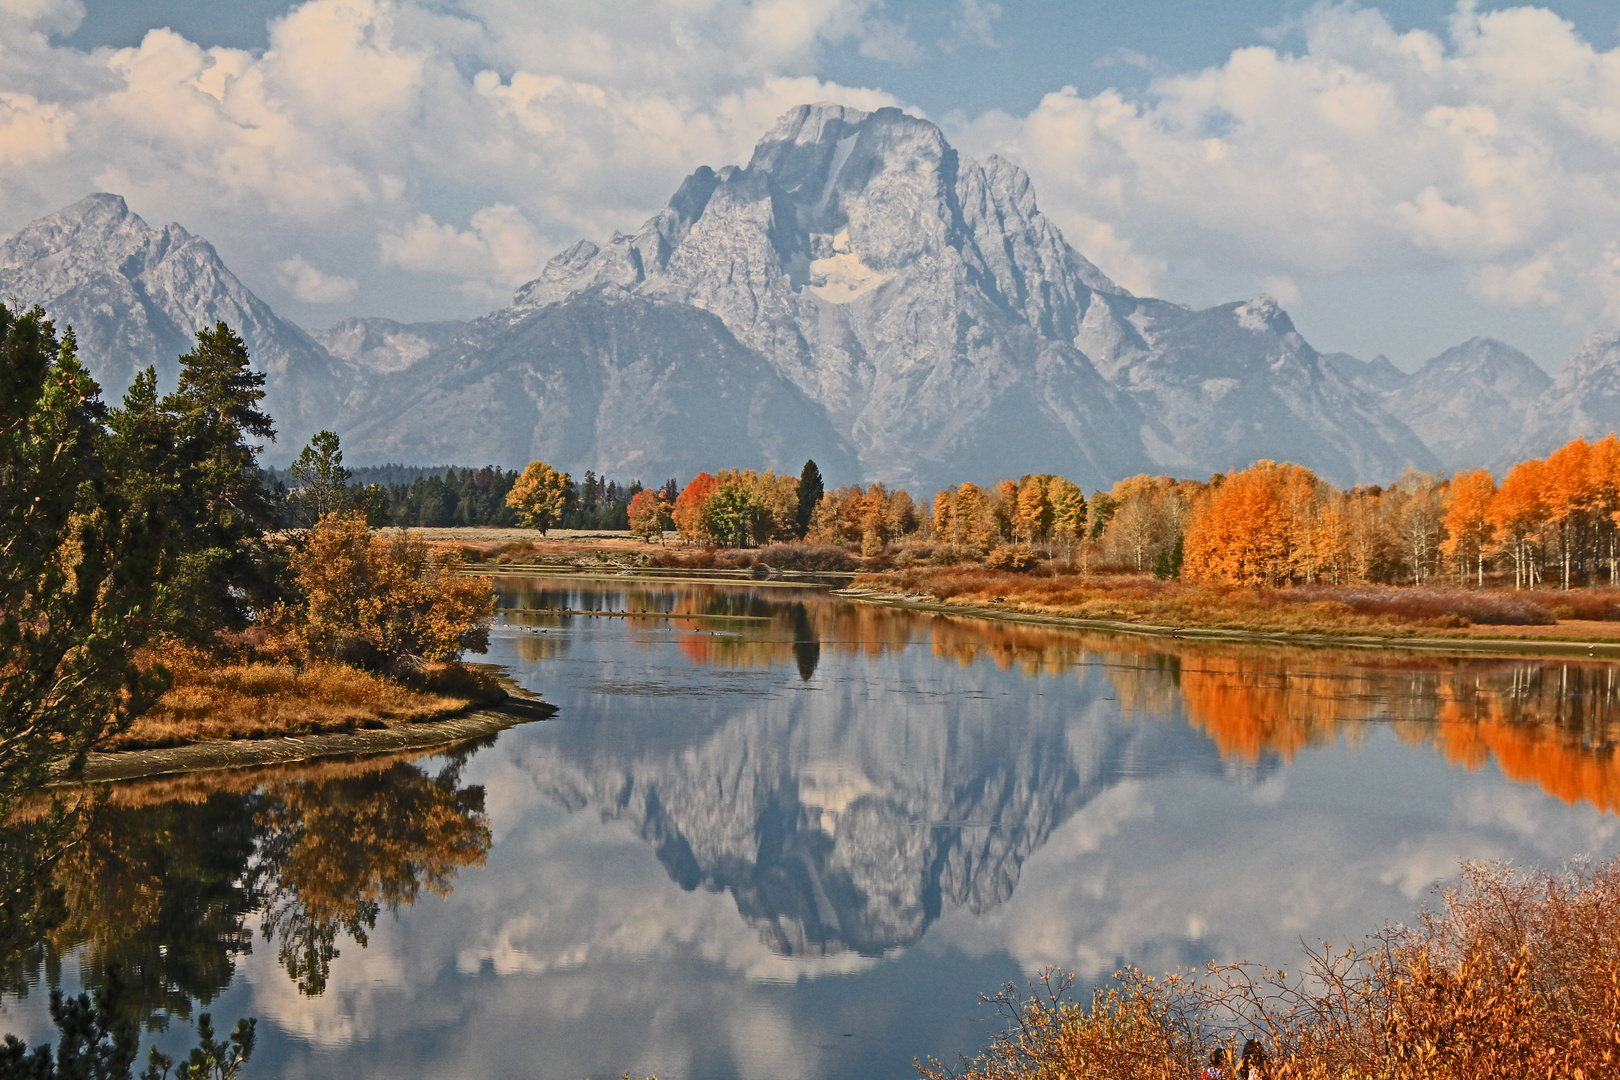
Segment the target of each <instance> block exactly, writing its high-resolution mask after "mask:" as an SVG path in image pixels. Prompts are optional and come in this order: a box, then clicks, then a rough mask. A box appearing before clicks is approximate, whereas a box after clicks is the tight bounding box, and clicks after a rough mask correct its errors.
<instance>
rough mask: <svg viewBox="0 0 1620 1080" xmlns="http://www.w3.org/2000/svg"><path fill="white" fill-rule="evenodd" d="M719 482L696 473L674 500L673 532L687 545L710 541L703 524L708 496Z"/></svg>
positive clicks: (707, 531)
mask: <svg viewBox="0 0 1620 1080" xmlns="http://www.w3.org/2000/svg"><path fill="white" fill-rule="evenodd" d="M719 486H720V482H719V481H718V480H716V479H715V478H714V477H713V476H710V475H709V474H708V473H706V472H705V473H698V474H697V475H696V476H694V477H692V482H691V483H689V484H687V485H686V487H684V488H682V489H681V493H680V495H678V496H676V498H675V509H674V511H673V513H672V515H671V516H672V517H674V519H675V530H676V532H678V533H680V537H681V539H682V540H684V541H685V542H686V543H688V544H697V543H701V542H703V541H706V540H709V539H712V538H711V537H710V536H709V529H708V526H707V525H706V524H705V519H706V517H707V512H708V509H709V496H710V495H713V494H714V492H715V489H716V488H718V487H719Z"/></svg>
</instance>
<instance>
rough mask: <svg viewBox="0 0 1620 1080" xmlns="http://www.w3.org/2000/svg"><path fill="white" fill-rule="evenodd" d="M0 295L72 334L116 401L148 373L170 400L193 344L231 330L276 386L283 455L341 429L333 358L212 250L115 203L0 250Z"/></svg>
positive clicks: (74, 213) (52, 223)
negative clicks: (206, 332) (217, 327)
mask: <svg viewBox="0 0 1620 1080" xmlns="http://www.w3.org/2000/svg"><path fill="white" fill-rule="evenodd" d="M0 296H5V297H7V298H15V299H16V300H18V301H19V302H21V303H22V304H25V305H32V304H39V305H40V306H41V307H43V308H45V310H46V311H47V312H48V313H49V314H50V315H51V317H52V318H54V319H55V320H56V323H57V325H58V326H59V327H64V326H72V327H73V331H74V333H75V335H77V338H78V343H79V353H80V356H81V357H83V358H84V360H85V363H86V365H87V366H88V367H89V369H90V372H91V373H92V374H93V375H94V376H95V378H96V380H97V381H98V382H99V383H101V386H102V391H103V396H104V397H106V398H108V399H109V400H116V399H117V397H118V396H119V395H120V394H122V393H123V391H124V389H125V388H126V387H128V386H129V384H130V383H131V382H132V381H133V380H134V378H135V375H136V373H137V372H139V371H140V370H142V369H143V368H146V367H148V366H152V367H155V368H156V369H157V372H158V378H159V385H160V386H161V387H163V388H166V389H172V388H173V386H174V385H175V380H176V378H177V375H178V371H179V365H178V363H177V361H176V357H177V356H179V354H181V353H183V352H188V351H189V350H190V349H191V346H192V344H193V337H192V335H193V334H194V333H195V332H196V331H198V330H202V329H207V328H212V327H213V325H214V324H215V323H216V322H220V321H223V322H226V323H228V324H229V325H230V326H231V328H232V329H233V330H235V331H236V332H237V333H238V334H241V335H242V339H243V340H244V341H245V342H247V346H248V349H249V352H250V354H251V356H252V358H253V365H254V367H255V368H257V369H258V370H260V371H262V372H264V373H265V375H266V376H267V379H266V385H265V389H266V392H267V397H266V401H265V405H266V408H267V409H268V410H269V412H270V414H271V416H273V417H274V418H275V419H276V422H277V423H276V426H277V431H278V434H279V437H280V442H281V443H282V444H283V445H284V446H285V445H287V444H292V445H293V448H294V450H293V451H292V452H295V451H296V447H297V446H299V445H302V443H303V441H304V440H305V439H307V438H308V436H309V435H310V434H312V433H313V432H315V431H317V430H319V429H321V428H325V427H331V426H332V424H333V423H334V422H335V420H336V418H337V408H338V400H339V397H340V394H339V390H338V384H339V382H340V381H341V380H340V376H339V374H338V372H337V371H336V370H335V369H334V366H333V364H332V362H331V359H330V357H328V356H327V354H326V352H325V350H323V349H322V348H321V347H320V346H319V345H317V344H316V343H315V342H314V340H313V339H311V338H310V336H309V335H308V334H306V333H305V332H304V331H303V330H300V329H299V328H298V327H296V326H294V325H293V324H292V323H290V322H287V321H286V320H285V319H282V318H280V317H279V316H277V315H276V313H275V312H273V311H271V310H270V307H269V305H268V304H266V303H265V302H264V301H262V300H260V299H259V298H258V297H257V296H255V295H254V294H253V293H252V292H251V291H249V290H248V288H247V287H246V286H245V285H243V284H242V283H241V282H240V281H239V280H237V278H236V275H234V274H232V273H231V272H230V270H229V269H227V268H226V266H225V264H224V262H222V261H221V260H220V257H219V255H218V253H217V252H215V251H214V248H213V245H211V244H209V243H208V241H206V240H203V239H201V238H200V237H195V236H192V235H191V234H190V233H188V232H186V230H185V229H183V228H181V227H180V226H179V225H168V226H166V227H164V228H163V229H154V228H152V227H151V226H150V225H148V224H147V223H146V222H145V221H143V220H142V219H141V218H140V217H139V215H136V214H133V213H131V212H130V210H129V207H128V206H127V205H125V203H124V200H123V199H122V198H120V197H119V196H117V195H108V194H96V195H91V196H88V197H87V198H85V199H82V200H80V201H79V202H77V203H74V204H73V205H72V206H69V207H67V208H65V209H63V210H59V211H57V212H56V213H55V214H52V215H50V216H49V217H45V218H41V219H40V220H38V221H35V222H33V223H32V224H30V225H28V226H27V227H26V228H24V229H23V230H22V231H21V232H20V233H18V234H17V235H16V236H14V237H12V238H11V239H10V240H8V241H6V242H5V243H4V244H3V245H0Z"/></svg>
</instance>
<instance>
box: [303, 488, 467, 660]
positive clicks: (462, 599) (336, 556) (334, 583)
mask: <svg viewBox="0 0 1620 1080" xmlns="http://www.w3.org/2000/svg"><path fill="white" fill-rule="evenodd" d="M292 570H293V574H294V577H295V580H296V581H297V584H298V588H299V591H300V592H301V593H302V594H303V603H302V608H301V610H299V611H296V612H293V613H291V619H290V620H289V622H290V632H291V634H292V636H293V637H294V638H295V639H296V640H297V641H298V642H299V643H300V644H301V645H302V646H303V647H304V648H305V649H307V650H308V651H309V653H310V654H311V655H314V656H318V657H323V658H328V659H334V660H340V661H344V662H347V663H353V664H358V665H360V666H362V667H369V668H374V669H392V668H396V667H398V666H399V665H400V664H401V663H402V662H404V661H405V658H407V657H413V656H414V657H420V658H421V659H424V660H430V661H433V660H453V659H455V658H456V657H457V656H458V655H459V654H460V653H461V652H462V651H463V650H471V651H473V652H483V651H484V650H485V649H487V648H488V647H489V624H490V622H491V621H492V620H493V618H494V612H495V590H494V586H493V585H491V583H490V580H489V579H488V578H484V577H469V576H465V575H463V574H462V573H461V570H462V559H461V553H460V552H459V551H455V550H453V549H451V550H446V549H442V548H441V549H434V548H430V547H429V546H428V544H427V543H426V542H425V541H423V540H422V539H421V537H419V536H417V535H416V534H414V533H402V534H399V535H395V536H392V537H384V536H381V535H377V534H374V533H372V531H371V530H370V529H369V528H368V527H367V526H366V521H365V518H364V517H362V516H360V515H358V514H328V515H326V516H325V517H323V518H321V520H320V521H319V522H317V523H316V525H315V527H314V528H313V529H311V530H310V531H309V534H308V536H307V537H306V538H305V541H304V545H303V547H301V548H300V549H299V550H298V551H297V553H296V554H294V556H293V559H292Z"/></svg>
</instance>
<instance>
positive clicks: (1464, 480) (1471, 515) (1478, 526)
mask: <svg viewBox="0 0 1620 1080" xmlns="http://www.w3.org/2000/svg"><path fill="white" fill-rule="evenodd" d="M1495 498H1496V480H1495V478H1494V477H1492V476H1491V474H1490V471H1489V470H1487V469H1475V470H1474V471H1473V472H1460V473H1458V474H1457V475H1456V476H1453V477H1452V478H1451V483H1450V484H1449V485H1447V487H1446V516H1445V518H1444V520H1443V522H1442V524H1443V525H1444V526H1445V530H1446V538H1445V540H1443V541H1441V544H1440V550H1441V552H1442V553H1443V554H1444V555H1445V557H1446V558H1448V559H1452V560H1455V562H1456V564H1457V577H1458V580H1459V582H1460V581H1461V580H1462V579H1463V577H1464V576H1465V575H1466V573H1467V566H1468V561H1469V560H1472V561H1473V563H1474V566H1475V578H1474V584H1475V587H1476V588H1483V587H1484V586H1485V552H1486V551H1487V550H1488V549H1489V548H1490V543H1491V533H1492V528H1491V521H1490V516H1489V511H1490V507H1491V500H1493V499H1495Z"/></svg>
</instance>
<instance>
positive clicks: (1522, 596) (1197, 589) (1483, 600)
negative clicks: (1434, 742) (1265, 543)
mask: <svg viewBox="0 0 1620 1080" xmlns="http://www.w3.org/2000/svg"><path fill="white" fill-rule="evenodd" d="M855 586H856V587H857V588H871V589H882V590H887V591H891V592H897V593H903V594H908V595H923V596H930V597H933V598H935V599H938V600H942V601H946V602H954V603H963V604H977V605H985V606H994V607H998V608H1001V607H1006V608H1014V609H1021V610H1024V611H1030V612H1036V613H1043V614H1054V615H1067V616H1071V617H1076V618H1086V619H1113V620H1124V621H1131V622H1140V623H1147V624H1153V625H1159V626H1187V627H1192V626H1196V627H1207V628H1215V629H1228V630H1253V631H1264V632H1272V633H1307V634H1309V633H1351V634H1357V633H1360V634H1378V635H1392V636H1400V635H1412V634H1432V633H1436V632H1439V633H1446V632H1455V631H1458V630H1462V629H1464V628H1466V627H1469V626H1474V625H1480V626H1538V625H1550V624H1553V623H1555V622H1557V619H1556V618H1555V617H1554V615H1553V614H1552V613H1551V612H1550V611H1549V610H1548V609H1547V608H1546V607H1545V606H1544V605H1545V603H1546V600H1547V598H1546V597H1545V596H1542V595H1540V594H1537V595H1532V594H1529V593H1516V592H1492V591H1486V592H1476V591H1473V590H1468V589H1435V588H1395V587H1389V586H1342V587H1335V586H1325V585H1316V586H1305V587H1299V588H1287V589H1250V588H1244V587H1239V586H1224V585H1202V584H1191V583H1187V582H1182V581H1160V580H1158V579H1156V578H1153V577H1149V576H1146V575H1137V574H1080V573H1073V572H1070V573H1058V574H1050V573H1041V572H1037V573H1033V574H1031V573H1015V572H1009V571H997V570H991V569H986V568H984V567H981V566H914V567H911V568H908V569H904V570H892V571H889V572H886V573H878V574H866V575H862V576H861V577H858V578H856V579H855ZM1604 592H1605V593H1607V591H1606V590H1605V591H1604ZM1556 595H1557V598H1559V599H1560V600H1562V601H1564V602H1566V603H1569V604H1570V605H1572V606H1571V608H1570V611H1571V612H1574V611H1585V610H1593V611H1606V610H1608V607H1606V606H1605V605H1608V606H1612V605H1613V604H1614V603H1615V598H1614V595H1613V594H1612V593H1609V594H1608V595H1607V596H1604V597H1601V598H1600V599H1598V600H1595V601H1593V600H1590V599H1582V597H1583V596H1584V595H1585V594H1580V593H1577V592H1570V593H1558V594H1556ZM1577 603H1578V604H1580V605H1581V607H1579V608H1576V607H1574V606H1573V605H1575V604H1577ZM1572 617H1573V616H1572ZM1588 618H1590V616H1588Z"/></svg>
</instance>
